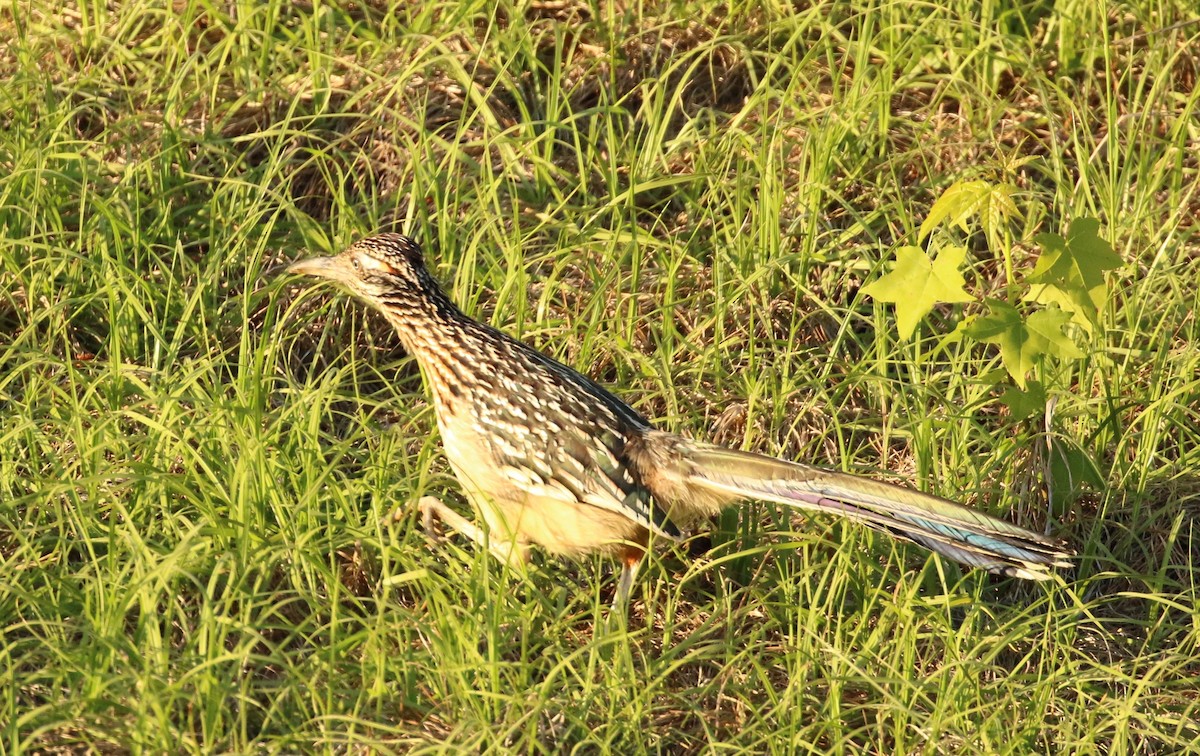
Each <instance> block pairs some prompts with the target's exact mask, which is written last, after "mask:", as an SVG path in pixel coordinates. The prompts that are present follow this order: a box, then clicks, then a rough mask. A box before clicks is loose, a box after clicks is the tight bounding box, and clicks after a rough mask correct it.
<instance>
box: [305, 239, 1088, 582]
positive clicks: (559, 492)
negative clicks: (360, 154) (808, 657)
mask: <svg viewBox="0 0 1200 756" xmlns="http://www.w3.org/2000/svg"><path fill="white" fill-rule="evenodd" d="M286 270H287V272H288V273H291V274H299V275H305V276H312V277H316V278H318V279H324V280H326V281H331V282H334V283H336V284H339V285H340V286H341V287H343V288H344V289H346V290H348V291H349V292H350V293H351V294H353V295H355V296H356V297H357V298H359V299H361V300H362V301H363V302H365V303H366V304H368V305H371V306H372V307H374V308H375V309H377V310H379V312H381V313H382V314H383V316H384V317H385V318H386V319H387V321H388V322H389V323H390V324H391V325H392V327H393V328H394V329H395V332H396V334H397V336H398V338H399V340H400V343H401V344H402V345H403V347H404V349H405V351H406V352H407V353H408V354H409V355H411V356H412V357H414V358H415V359H416V362H417V363H418V365H419V367H420V370H421V372H422V374H423V375H424V381H425V384H426V386H427V388H428V391H429V393H430V394H431V395H432V400H433V405H434V408H435V413H436V418H437V428H438V431H439V433H440V435H441V439H442V444H443V447H444V449H445V454H446V458H447V460H448V461H449V463H450V467H451V468H452V469H453V471H454V474H455V477H456V478H457V479H458V481H459V483H460V484H461V486H462V490H463V492H464V494H465V496H466V498H467V500H468V502H469V503H470V505H471V508H472V509H473V510H474V512H475V514H476V520H474V521H472V520H468V519H467V518H465V517H463V516H462V515H460V514H459V513H458V512H456V511H455V510H453V509H451V508H450V507H448V506H446V505H445V504H444V503H443V502H442V501H441V499H439V498H437V497H434V496H424V497H422V498H421V499H420V500H419V501H418V503H417V508H418V510H419V511H420V514H421V517H422V522H423V525H424V526H425V527H426V528H430V527H432V525H433V520H434V519H435V518H436V519H440V520H441V521H442V523H443V524H444V525H445V526H447V527H449V528H451V529H452V530H454V531H457V532H458V533H460V534H462V535H463V536H465V537H467V538H468V539H470V540H472V541H474V542H475V543H476V544H478V545H479V546H480V547H482V548H486V549H487V550H489V551H490V552H491V553H492V554H494V555H495V556H496V557H497V558H498V559H500V560H501V561H502V562H505V563H508V564H512V565H523V564H525V563H527V562H528V561H529V559H530V551H531V548H532V547H534V546H537V547H540V548H542V549H544V550H545V551H547V552H549V553H551V554H556V555H563V556H567V557H581V556H584V555H588V554H592V553H600V554H604V555H608V556H610V557H614V558H616V559H618V560H619V561H620V564H621V574H620V578H619V580H618V584H617V590H616V594H615V600H614V605H620V604H625V603H626V602H627V601H628V597H629V593H630V589H631V587H632V585H633V583H634V579H635V576H636V574H637V572H638V568H639V566H640V565H641V564H642V562H643V559H644V557H645V555H646V553H647V550H648V549H649V548H650V542H651V539H653V538H661V539H666V540H668V541H676V540H680V539H681V538H682V537H683V534H684V533H685V532H686V531H687V530H688V529H689V528H693V527H696V526H697V525H700V524H703V523H704V522H706V521H708V520H710V519H711V518H712V517H713V516H715V515H716V514H718V513H719V512H721V511H722V510H723V509H725V508H726V507H729V506H732V505H734V504H736V503H738V502H740V501H742V500H747V499H750V500H762V501H769V502H775V503H778V504H783V505H787V506H789V507H794V508H797V509H801V510H812V511H817V512H827V513H832V514H835V515H840V516H842V517H845V518H848V519H850V520H854V521H857V522H859V523H861V524H863V525H866V526H867V527H870V528H873V529H875V530H877V531H881V532H883V533H886V534H888V535H890V536H892V537H894V538H897V539H899V540H902V541H910V542H913V543H916V544H918V545H920V546H923V547H925V548H926V549H929V550H931V551H933V552H935V553H937V554H940V555H942V556H944V557H947V558H949V559H951V560H954V561H957V562H960V563H962V564H965V565H968V566H970V567H976V568H980V569H983V570H986V571H988V572H991V573H995V574H999V575H1006V576H1010V577H1015V578H1024V579H1028V580H1046V579H1049V578H1051V577H1052V576H1053V575H1054V574H1056V573H1055V571H1054V568H1068V567H1071V566H1072V561H1071V557H1072V556H1074V554H1073V552H1071V551H1070V550H1068V549H1067V548H1066V546H1065V545H1064V544H1063V543H1062V542H1059V541H1055V540H1052V539H1050V538H1048V537H1046V536H1043V535H1041V534H1038V533H1035V532H1033V531H1030V530H1027V529H1025V528H1022V527H1019V526H1017V525H1014V524H1011V523H1009V522H1006V521H1004V520H1001V519H999V518H996V517H992V516H991V515H988V514H985V513H983V512H979V511H976V510H973V509H970V508H968V507H965V506H963V505H961V504H957V503H955V502H952V501H950V500H948V499H943V498H941V497H938V496H933V495H930V494H926V493H922V492H920V491H917V490H915V489H912V488H907V487H903V486H898V485H893V484H890V483H885V482H881V481H877V480H874V479H871V478H864V477H857V476H853V475H851V474H848V473H843V472H836V471H832V470H828V469H824V468H821V467H817V466H813V465H809V464H805V463H801V462H794V461H790V460H785V459H777V458H774V457H769V456H765V455H762V454H757V453H754V452H750V451H742V450H737V449H730V448H725V447H722V446H718V445H715V444H710V443H705V442H702V441H697V440H693V439H691V438H688V437H685V436H683V435H679V434H675V433H671V432H669V431H666V430H660V429H658V428H656V427H654V426H653V425H652V424H651V423H650V421H649V420H647V419H646V418H645V417H643V416H642V415H641V414H639V413H638V412H637V411H636V410H634V409H633V408H632V407H630V406H629V405H628V404H626V403H625V402H624V401H622V400H621V399H619V398H617V397H616V396H615V395H614V394H612V393H611V392H610V391H609V390H607V389H606V388H604V387H602V386H601V385H599V384H598V383H596V382H595V381H594V380H592V379H591V378H588V377H587V376H585V375H583V374H582V373H580V372H578V371H576V370H574V369H572V368H570V367H568V366H566V365H564V364H562V363H561V362H558V361H557V360H554V359H552V358H551V357H549V356H547V355H545V354H543V353H542V352H540V351H538V350H536V349H534V348H533V347H531V346H529V345H527V344H525V343H523V342H521V341H518V340H517V339H515V338H512V337H511V336H509V335H507V334H505V333H503V332H502V331H500V330H498V329H496V328H494V327H492V326H490V325H488V324H485V323H481V322H479V321H477V320H475V319H473V318H471V317H470V316H468V315H467V314H466V313H464V312H463V311H462V309H460V308H459V307H458V306H457V305H456V304H455V303H454V302H453V301H451V299H450V298H449V297H448V296H447V295H446V293H445V292H444V291H443V289H442V288H441V287H440V286H439V285H438V283H437V281H436V280H435V278H434V277H433V275H432V274H431V273H430V272H429V270H428V268H427V267H426V266H425V262H424V258H423V254H422V250H421V247H420V246H419V245H418V243H417V242H416V241H414V240H413V239H412V238H410V237H408V236H404V235H401V234H397V233H377V234H375V235H371V236H367V237H365V238H362V239H360V240H358V241H356V242H354V243H353V244H351V245H350V246H349V247H347V248H346V249H345V250H344V251H342V252H341V253H339V254H337V255H334V256H329V257H313V258H309V259H303V260H300V261H297V262H294V263H291V264H290V265H289V266H288V267H287V268H286ZM479 519H482V522H483V526H482V527H481V526H480V525H479V524H478V520H479Z"/></svg>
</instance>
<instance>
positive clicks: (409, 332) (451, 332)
mask: <svg viewBox="0 0 1200 756" xmlns="http://www.w3.org/2000/svg"><path fill="white" fill-rule="evenodd" d="M381 309H382V311H383V313H384V315H385V316H386V317H387V319H388V322H390V323H391V324H392V327H393V328H395V329H396V334H397V335H398V336H399V338H400V343H402V344H403V345H404V349H405V350H406V351H407V352H408V353H409V354H411V355H412V356H413V357H414V358H416V360H417V363H418V364H419V365H420V366H421V369H422V370H423V371H424V372H425V375H426V377H427V379H428V381H429V386H430V389H431V390H432V392H433V395H434V398H435V399H436V400H437V401H438V403H439V404H447V403H452V402H453V401H454V400H456V399H459V398H461V397H462V396H464V395H465V394H466V391H467V388H468V387H469V386H470V385H471V384H472V380H471V375H472V374H473V373H474V372H475V370H477V368H478V366H477V364H476V360H474V359H472V358H471V355H472V354H474V353H475V351H476V350H473V349H472V348H471V347H472V345H473V344H475V343H477V341H478V337H479V335H480V334H481V333H482V332H484V331H486V330H488V329H487V327H486V326H484V325H482V324H481V323H478V322H476V321H475V320H472V319H471V318H470V317H468V316H467V315H466V314H465V313H463V311H462V310H460V309H459V308H458V306H457V305H455V304H454V303H453V302H452V301H451V300H450V298H449V297H447V296H446V295H445V294H444V293H442V291H441V290H440V289H435V290H432V291H431V292H426V293H425V294H424V296H421V297H419V298H406V299H403V300H399V299H397V300H393V301H389V302H388V303H387V306H386V307H383V308H381Z"/></svg>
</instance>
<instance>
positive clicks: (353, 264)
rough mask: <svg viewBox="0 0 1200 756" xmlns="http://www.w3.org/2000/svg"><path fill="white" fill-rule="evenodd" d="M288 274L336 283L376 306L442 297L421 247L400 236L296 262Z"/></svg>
mask: <svg viewBox="0 0 1200 756" xmlns="http://www.w3.org/2000/svg"><path fill="white" fill-rule="evenodd" d="M287 272H288V273H299V274H301V275H306V276H316V277H317V278H325V279H328V280H330V281H335V282H337V283H340V284H342V285H343V286H345V287H346V288H347V289H349V290H350V292H351V293H353V294H355V295H357V296H358V297H360V298H362V299H364V300H366V301H368V302H370V303H371V304H374V305H376V306H382V305H389V304H390V305H396V304H400V302H398V301H397V300H398V299H400V300H410V301H411V300H417V299H420V298H422V297H439V296H440V295H441V292H440V290H439V289H438V285H437V282H436V281H434V279H433V276H431V275H429V271H427V270H426V269H425V262H424V261H423V260H422V258H421V247H420V246H418V245H417V243H416V242H415V241H413V240H412V239H410V238H408V237H407V236H402V235H400V234H376V235H375V236H368V237H366V238H365V239H360V240H359V241H356V242H355V243H354V244H351V245H350V246H349V247H347V248H346V249H345V251H343V252H342V253H341V254H338V255H334V256H333V257H312V258H309V259H307V260H300V261H298V262H294V263H292V264H291V265H289V266H288V268H287Z"/></svg>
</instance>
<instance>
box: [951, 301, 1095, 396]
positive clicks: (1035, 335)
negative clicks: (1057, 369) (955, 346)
mask: <svg viewBox="0 0 1200 756" xmlns="http://www.w3.org/2000/svg"><path fill="white" fill-rule="evenodd" d="M988 310H989V312H988V314H987V315H984V316H983V317H981V318H979V319H978V320H976V321H975V322H974V323H972V324H971V327H970V329H969V330H968V334H969V335H970V336H972V337H974V338H976V339H978V340H979V341H982V342H984V343H986V344H996V345H997V346H999V347H1000V359H1001V360H1002V361H1003V362H1004V368H1005V369H1006V370H1008V374H1009V375H1011V376H1012V378H1013V380H1014V381H1015V382H1016V384H1017V385H1018V386H1020V387H1021V388H1022V389H1025V387H1026V382H1025V376H1026V375H1028V374H1029V371H1030V370H1033V367H1034V365H1035V364H1036V362H1037V360H1038V358H1040V357H1043V356H1045V355H1052V356H1054V357H1059V358H1062V359H1078V358H1080V357H1082V356H1083V352H1081V351H1079V348H1078V347H1076V346H1075V342H1074V341H1072V340H1071V338H1070V337H1069V336H1067V335H1066V334H1065V333H1063V330H1062V329H1063V326H1064V325H1066V324H1067V323H1068V322H1070V320H1071V316H1070V315H1068V314H1067V313H1065V312H1063V311H1062V310H1060V309H1058V308H1053V309H1047V310H1039V311H1038V312H1035V313H1033V314H1032V315H1030V316H1029V317H1028V318H1022V317H1021V313H1020V312H1018V311H1017V308H1015V307H1013V306H1012V305H1010V304H1009V303H1007V302H1002V301H1000V300H998V299H990V300H988Z"/></svg>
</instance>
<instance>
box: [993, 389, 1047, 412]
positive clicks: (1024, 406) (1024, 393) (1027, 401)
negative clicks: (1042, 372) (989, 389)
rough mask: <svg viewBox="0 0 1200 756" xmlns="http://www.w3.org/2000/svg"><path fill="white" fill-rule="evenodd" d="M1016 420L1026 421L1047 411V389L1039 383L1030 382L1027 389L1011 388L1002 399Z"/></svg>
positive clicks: (1001, 401) (1002, 402)
mask: <svg viewBox="0 0 1200 756" xmlns="http://www.w3.org/2000/svg"><path fill="white" fill-rule="evenodd" d="M1000 403H1001V404H1003V405H1005V406H1006V407H1008V411H1009V412H1011V413H1012V416H1013V419H1014V420H1024V419H1025V418H1027V417H1031V416H1033V415H1036V414H1037V413H1039V412H1042V411H1044V410H1045V409H1046V389H1045V388H1044V387H1043V386H1042V384H1041V383H1039V382H1038V381H1030V382H1029V385H1028V386H1027V387H1026V388H1025V389H1019V388H1017V387H1016V386H1009V387H1008V388H1007V389H1006V390H1005V392H1004V394H1003V395H1001V397H1000Z"/></svg>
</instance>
